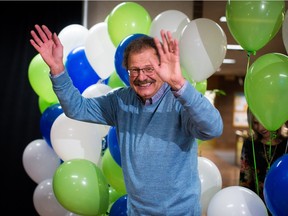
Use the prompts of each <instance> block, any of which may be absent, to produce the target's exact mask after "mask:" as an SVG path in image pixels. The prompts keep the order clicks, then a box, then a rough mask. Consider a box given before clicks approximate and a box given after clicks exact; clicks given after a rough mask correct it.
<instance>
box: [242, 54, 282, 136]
mask: <svg viewBox="0 0 288 216" xmlns="http://www.w3.org/2000/svg"><path fill="white" fill-rule="evenodd" d="M287 92H288V57H287V56H286V55H284V54H280V53H268V54H265V55H263V56H261V57H259V58H258V59H256V61H254V63H253V64H252V65H251V66H250V67H249V69H248V71H247V74H246V76H245V80H244V94H245V97H246V101H247V104H248V106H249V108H250V110H251V111H252V113H253V114H254V115H255V117H256V118H257V119H258V120H259V122H260V123H261V124H262V125H263V126H264V127H265V128H266V129H267V130H269V131H276V130H277V129H279V128H280V127H281V126H282V124H284V123H285V122H286V121H287V120H288V109H287V107H288V97H287Z"/></svg>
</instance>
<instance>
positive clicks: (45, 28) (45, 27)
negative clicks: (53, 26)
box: [42, 25, 52, 40]
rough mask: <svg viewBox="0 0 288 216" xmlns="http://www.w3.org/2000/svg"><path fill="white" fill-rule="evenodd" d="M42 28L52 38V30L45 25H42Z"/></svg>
mask: <svg viewBox="0 0 288 216" xmlns="http://www.w3.org/2000/svg"><path fill="white" fill-rule="evenodd" d="M42 29H43V30H44V32H45V34H46V36H47V37H48V39H49V40H50V39H52V32H51V31H50V30H49V28H48V27H47V26H45V25H42Z"/></svg>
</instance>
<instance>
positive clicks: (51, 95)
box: [28, 54, 58, 103]
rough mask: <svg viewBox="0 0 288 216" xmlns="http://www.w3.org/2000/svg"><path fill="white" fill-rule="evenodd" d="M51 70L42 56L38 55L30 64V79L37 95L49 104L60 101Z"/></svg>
mask: <svg viewBox="0 0 288 216" xmlns="http://www.w3.org/2000/svg"><path fill="white" fill-rule="evenodd" d="M49 72H50V69H49V67H48V66H47V64H46V63H45V62H44V60H43V59H42V57H41V55H40V54H37V55H36V56H35V57H34V58H33V59H32V60H31V62H30V64H29V68H28V79H29V82H30V85H31V86H32V89H33V90H34V91H35V93H36V94H37V95H38V96H39V97H41V98H43V99H44V100H45V101H47V102H48V103H53V102H55V101H58V99H57V96H56V94H55V92H54V90H53V88H52V82H51V80H50V77H49Z"/></svg>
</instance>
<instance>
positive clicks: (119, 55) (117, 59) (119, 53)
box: [114, 34, 145, 86]
mask: <svg viewBox="0 0 288 216" xmlns="http://www.w3.org/2000/svg"><path fill="white" fill-rule="evenodd" d="M144 35H145V34H132V35H129V36H127V37H126V38H124V39H123V40H122V41H121V43H120V44H119V45H118V47H117V48H116V52H115V55H114V66H115V69H116V73H117V74H118V75H119V77H120V79H121V80H122V81H123V82H124V84H125V85H127V86H130V83H129V75H128V71H127V70H126V69H125V68H124V67H123V66H122V63H123V55H124V51H125V49H126V47H127V46H128V44H129V43H130V42H131V41H133V40H134V39H136V38H138V37H140V36H144Z"/></svg>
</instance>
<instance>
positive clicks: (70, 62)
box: [65, 47, 100, 93]
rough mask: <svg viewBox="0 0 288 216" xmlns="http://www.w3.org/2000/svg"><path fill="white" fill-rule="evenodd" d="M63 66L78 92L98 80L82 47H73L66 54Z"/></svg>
mask: <svg viewBox="0 0 288 216" xmlns="http://www.w3.org/2000/svg"><path fill="white" fill-rule="evenodd" d="M65 66H66V69H67V71H68V73H69V76H70V77H71V79H72V81H73V84H74V86H75V87H76V88H77V89H78V90H79V91H80V93H82V92H83V91H84V90H85V89H86V88H87V87H89V86H90V85H92V84H95V83H97V82H98V81H99V80H100V77H99V76H98V75H97V73H96V72H95V71H94V69H93V68H92V67H91V65H90V63H89V62H88V60H87V58H86V55H85V51H84V47H77V48H75V49H73V50H72V51H71V52H70V53H69V54H68V56H67V61H66V65H65Z"/></svg>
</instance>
